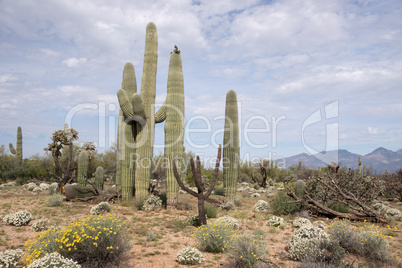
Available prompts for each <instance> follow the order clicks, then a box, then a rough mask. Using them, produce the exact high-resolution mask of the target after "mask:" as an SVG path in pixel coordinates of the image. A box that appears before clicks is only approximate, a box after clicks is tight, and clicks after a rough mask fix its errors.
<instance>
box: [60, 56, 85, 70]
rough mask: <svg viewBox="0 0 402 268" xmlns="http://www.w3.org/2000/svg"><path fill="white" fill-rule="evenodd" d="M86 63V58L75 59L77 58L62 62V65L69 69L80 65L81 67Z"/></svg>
mask: <svg viewBox="0 0 402 268" xmlns="http://www.w3.org/2000/svg"><path fill="white" fill-rule="evenodd" d="M87 61H88V60H87V58H79V59H77V58H68V59H65V60H63V64H64V65H67V66H68V67H70V68H73V67H78V66H80V65H83V64H85V63H86V62H87Z"/></svg>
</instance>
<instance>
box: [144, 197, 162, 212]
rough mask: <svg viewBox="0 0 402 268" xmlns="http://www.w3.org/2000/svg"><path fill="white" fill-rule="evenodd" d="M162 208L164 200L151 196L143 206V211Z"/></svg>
mask: <svg viewBox="0 0 402 268" xmlns="http://www.w3.org/2000/svg"><path fill="white" fill-rule="evenodd" d="M161 207H162V200H161V199H160V197H159V196H156V195H150V196H149V197H148V198H147V199H146V200H145V201H144V204H143V206H142V209H143V210H148V211H150V210H155V209H158V208H161Z"/></svg>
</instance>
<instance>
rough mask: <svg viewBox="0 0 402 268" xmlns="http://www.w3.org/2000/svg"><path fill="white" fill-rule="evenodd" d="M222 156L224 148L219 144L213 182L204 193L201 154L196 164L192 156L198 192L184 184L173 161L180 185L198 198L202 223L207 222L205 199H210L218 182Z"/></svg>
mask: <svg viewBox="0 0 402 268" xmlns="http://www.w3.org/2000/svg"><path fill="white" fill-rule="evenodd" d="M221 156H222V148H221V146H220V145H219V148H218V156H217V157H216V164H215V170H214V175H213V178H212V182H211V185H210V186H209V188H208V190H207V191H206V192H205V193H204V190H205V188H204V183H203V182H202V176H201V161H200V157H199V156H197V160H196V166H195V165H194V159H193V157H191V158H190V165H191V171H192V173H193V179H194V183H195V186H196V187H197V190H198V193H196V192H194V191H193V190H191V189H190V188H188V187H186V186H185V185H184V183H183V181H182V180H181V179H180V175H179V172H178V171H177V168H176V163H175V161H173V162H172V165H173V172H174V176H175V178H176V180H177V183H178V184H179V186H180V187H181V188H182V189H183V190H184V191H186V192H187V193H189V194H191V195H192V196H195V197H197V198H198V217H199V219H200V224H201V225H205V224H207V218H206V217H205V209H204V202H205V200H207V199H208V197H209V196H210V194H211V193H212V190H213V189H214V187H215V183H216V180H217V178H218V173H219V164H220V161H221Z"/></svg>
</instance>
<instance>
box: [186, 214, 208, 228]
mask: <svg viewBox="0 0 402 268" xmlns="http://www.w3.org/2000/svg"><path fill="white" fill-rule="evenodd" d="M207 218H208V217H207ZM187 222H188V224H189V225H191V226H195V227H199V226H201V222H200V217H199V216H198V215H197V216H191V217H189V218H188V219H187Z"/></svg>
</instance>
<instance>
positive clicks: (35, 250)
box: [25, 215, 129, 267]
mask: <svg viewBox="0 0 402 268" xmlns="http://www.w3.org/2000/svg"><path fill="white" fill-rule="evenodd" d="M25 246H26V247H27V249H26V254H25V261H26V262H27V264H31V263H33V262H34V261H35V260H37V259H40V258H42V257H44V256H45V255H46V254H50V253H53V252H58V253H59V254H60V255H62V256H63V257H64V258H68V259H72V260H74V261H76V262H78V263H79V264H81V265H82V266H83V267H107V266H112V265H114V264H118V263H119V262H120V261H121V259H122V257H124V254H125V253H126V252H127V251H128V249H129V237H128V236H127V232H126V227H125V222H124V221H123V220H122V219H120V218H117V217H116V216H113V215H108V216H95V215H92V216H88V217H86V218H85V219H82V220H79V221H76V222H73V223H71V224H70V225H68V226H66V227H63V228H60V229H49V230H46V231H44V232H43V233H40V234H38V235H36V236H35V237H34V238H33V239H32V240H29V241H28V242H27V243H26V244H25Z"/></svg>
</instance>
